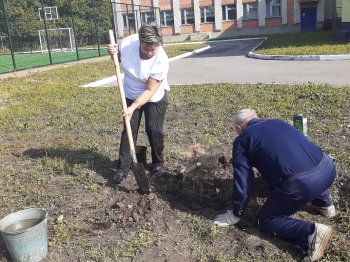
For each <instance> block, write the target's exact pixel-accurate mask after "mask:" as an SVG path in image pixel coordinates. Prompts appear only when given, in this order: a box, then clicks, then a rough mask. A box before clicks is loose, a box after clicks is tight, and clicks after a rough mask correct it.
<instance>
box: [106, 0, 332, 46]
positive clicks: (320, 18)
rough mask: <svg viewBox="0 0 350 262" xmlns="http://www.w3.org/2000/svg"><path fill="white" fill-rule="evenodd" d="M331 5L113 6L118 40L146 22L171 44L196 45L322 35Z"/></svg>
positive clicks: (278, 0) (133, 1) (304, 1)
mask: <svg viewBox="0 0 350 262" xmlns="http://www.w3.org/2000/svg"><path fill="white" fill-rule="evenodd" d="M331 2H333V1H330V0H121V1H117V3H115V4H114V5H113V8H114V21H115V28H116V31H117V34H118V36H119V37H123V36H125V35H128V34H132V33H135V32H136V29H137V28H138V27H139V26H140V25H142V24H143V23H145V22H152V21H155V22H156V23H157V24H159V25H161V27H162V31H163V34H164V36H165V40H166V38H168V39H169V40H170V39H172V40H185V39H186V40H200V39H210V38H215V37H231V36H239V35H262V34H271V33H285V32H307V31H316V30H321V29H322V28H323V26H324V22H325V20H327V19H332V18H333V15H334V11H335V7H334V5H332V4H330V3H331Z"/></svg>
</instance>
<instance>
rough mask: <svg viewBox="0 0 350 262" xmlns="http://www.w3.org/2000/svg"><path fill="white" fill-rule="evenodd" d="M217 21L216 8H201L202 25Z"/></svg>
mask: <svg viewBox="0 0 350 262" xmlns="http://www.w3.org/2000/svg"><path fill="white" fill-rule="evenodd" d="M214 21H215V14H214V6H206V7H201V23H208V22H214Z"/></svg>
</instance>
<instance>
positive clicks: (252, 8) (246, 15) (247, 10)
mask: <svg viewBox="0 0 350 262" xmlns="http://www.w3.org/2000/svg"><path fill="white" fill-rule="evenodd" d="M257 18H258V2H253V3H244V4H243V19H257Z"/></svg>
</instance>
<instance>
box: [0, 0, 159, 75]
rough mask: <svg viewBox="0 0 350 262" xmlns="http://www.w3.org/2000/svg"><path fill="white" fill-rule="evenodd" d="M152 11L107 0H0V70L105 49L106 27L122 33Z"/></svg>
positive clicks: (154, 13) (155, 12) (152, 17)
mask: <svg viewBox="0 0 350 262" xmlns="http://www.w3.org/2000/svg"><path fill="white" fill-rule="evenodd" d="M157 17H159V9H158V8H154V7H152V6H140V5H132V4H121V3H117V2H114V1H109V0H21V1H17V0H0V74H1V73H6V72H12V71H18V70H22V69H26V68H32V67H40V66H45V65H49V64H57V63H64V62H68V61H74V60H80V59H86V58H92V57H98V56H103V55H106V54H107V49H106V47H107V45H108V43H109V39H108V29H114V31H115V33H116V36H117V38H122V37H124V36H125V35H129V34H133V33H136V32H137V29H138V28H139V27H140V26H141V25H142V24H143V23H146V22H157V21H158V20H157ZM158 24H159V23H158Z"/></svg>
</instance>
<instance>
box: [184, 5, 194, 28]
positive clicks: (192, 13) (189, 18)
mask: <svg viewBox="0 0 350 262" xmlns="http://www.w3.org/2000/svg"><path fill="white" fill-rule="evenodd" d="M190 15H192V17H188V16H190ZM188 20H193V23H189V22H188ZM193 24H194V11H193V9H190V8H186V9H181V25H193Z"/></svg>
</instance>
